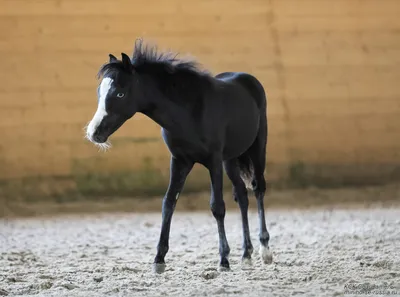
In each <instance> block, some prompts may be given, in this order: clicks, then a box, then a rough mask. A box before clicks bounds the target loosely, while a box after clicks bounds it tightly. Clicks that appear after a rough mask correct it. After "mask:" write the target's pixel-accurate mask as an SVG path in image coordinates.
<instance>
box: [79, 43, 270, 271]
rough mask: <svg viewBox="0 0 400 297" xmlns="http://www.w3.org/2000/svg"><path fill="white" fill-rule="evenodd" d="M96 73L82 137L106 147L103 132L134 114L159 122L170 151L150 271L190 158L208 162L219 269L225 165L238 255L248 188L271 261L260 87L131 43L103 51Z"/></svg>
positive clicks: (246, 235)
mask: <svg viewBox="0 0 400 297" xmlns="http://www.w3.org/2000/svg"><path fill="white" fill-rule="evenodd" d="M109 56H110V60H109V62H108V63H106V64H104V65H103V66H102V67H101V69H100V71H99V75H100V76H102V81H101V83H100V86H99V88H98V107H97V111H96V113H95V115H94V117H93V119H92V120H91V122H90V123H89V125H88V127H87V138H88V139H89V140H90V141H92V142H94V143H95V144H97V145H99V146H102V147H106V146H107V140H108V137H109V136H110V135H111V134H113V133H114V132H115V131H116V130H117V129H118V128H119V127H121V126H122V124H123V123H124V122H125V121H126V120H128V119H129V118H131V117H132V116H133V115H134V114H135V113H136V112H141V113H143V114H145V115H146V116H148V117H149V118H151V119H152V120H154V121H155V122H157V123H158V124H159V125H160V126H161V127H162V136H163V139H164V141H165V143H166V145H167V146H168V148H169V151H170V152H171V164H170V183H169V187H168V190H167V192H166V194H165V197H164V200H163V205H162V227H161V234H160V239H159V243H158V246H157V255H156V257H155V259H154V267H155V271H156V272H163V271H164V269H165V256H166V254H167V252H168V248H169V244H168V241H169V233H170V226H171V220H172V215H173V212H174V209H175V205H176V203H177V200H178V197H179V195H180V193H181V191H182V189H183V186H184V184H185V180H186V177H187V176H188V174H189V173H190V171H191V169H192V168H193V165H194V164H195V163H200V164H203V165H204V166H205V167H206V168H208V170H209V173H210V180H211V199H210V207H211V211H212V214H213V215H214V217H215V220H216V223H217V228H218V234H219V253H220V267H221V268H222V269H229V260H228V256H229V252H230V248H229V244H228V241H227V239H226V235H225V225H224V218H225V203H224V199H223V193H222V190H223V187H222V186H223V185H222V180H223V168H225V171H226V173H227V175H228V177H229V179H230V180H231V181H232V185H233V195H234V198H235V200H236V201H237V203H238V204H239V207H240V211H241V216H242V223H243V249H244V252H243V260H244V261H246V262H249V261H250V259H251V255H252V252H253V246H252V243H251V240H250V231H249V223H248V205H249V199H248V196H247V188H250V189H252V190H253V191H254V193H255V196H256V199H257V206H258V214H259V224H260V254H261V258H262V260H263V261H264V262H265V263H270V262H271V261H272V254H271V253H270V251H269V247H268V242H269V234H268V231H267V228H266V224H265V215H264V195H265V189H266V182H265V178H264V170H265V158H266V143H267V133H268V126H267V116H266V109H267V102H266V96H265V92H264V88H263V87H262V85H261V84H260V82H259V81H258V80H257V79H256V78H255V77H253V76H251V75H250V74H246V73H236V72H226V73H221V74H218V75H217V76H215V77H213V76H212V75H210V74H209V73H206V72H204V71H201V70H199V67H198V66H197V65H196V63H194V62H188V61H182V60H178V59H176V58H175V55H173V54H169V53H162V54H157V52H156V50H155V48H153V47H147V46H144V45H143V43H142V41H141V40H139V41H137V42H136V44H135V50H134V53H133V57H132V58H129V57H128V56H127V55H126V54H124V53H122V59H121V60H118V59H117V58H116V57H114V56H113V55H111V54H110V55H109Z"/></svg>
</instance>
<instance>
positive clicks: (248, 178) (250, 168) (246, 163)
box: [238, 78, 268, 190]
mask: <svg viewBox="0 0 400 297" xmlns="http://www.w3.org/2000/svg"><path fill="white" fill-rule="evenodd" d="M254 85H255V86H254V87H255V88H256V90H257V92H253V94H254V95H255V93H256V94H257V98H255V99H256V101H257V103H258V107H259V111H260V124H259V126H258V134H257V137H256V139H255V140H254V142H253V144H252V145H251V146H250V147H249V149H248V150H247V151H246V152H245V153H243V154H242V155H241V156H239V158H238V161H239V168H240V176H241V178H242V180H243V181H244V183H245V185H246V188H248V189H251V190H254V189H255V187H256V185H257V178H259V177H257V176H255V175H256V174H261V175H262V174H263V173H264V170H265V159H266V147H267V138H268V121H267V97H266V95H265V91H264V88H263V86H262V85H261V83H260V82H259V81H258V80H257V79H255V78H254Z"/></svg>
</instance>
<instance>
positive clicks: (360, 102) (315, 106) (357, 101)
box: [287, 96, 400, 129]
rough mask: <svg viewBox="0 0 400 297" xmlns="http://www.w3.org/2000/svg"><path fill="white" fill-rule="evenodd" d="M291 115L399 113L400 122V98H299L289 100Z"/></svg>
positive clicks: (326, 115) (382, 114)
mask: <svg viewBox="0 0 400 297" xmlns="http://www.w3.org/2000/svg"><path fill="white" fill-rule="evenodd" d="M287 106H288V112H289V114H290V115H295V116H297V115H299V116H307V117H308V116H321V117H329V116H341V117H343V116H349V117H353V116H357V115H364V116H365V115H381V116H382V117H385V116H386V115H390V114H398V115H399V124H400V100H399V98H398V97H397V96H394V97H381V98H379V100H378V99H377V98H376V97H373V98H367V97H361V98H356V97H349V98H335V97H331V98H329V97H327V96H326V97H323V98H319V99H311V100H310V99H307V98H301V99H300V100H299V99H298V98H296V99H288V100H287ZM399 129H400V127H399Z"/></svg>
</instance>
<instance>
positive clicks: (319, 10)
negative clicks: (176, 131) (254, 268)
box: [0, 0, 400, 179]
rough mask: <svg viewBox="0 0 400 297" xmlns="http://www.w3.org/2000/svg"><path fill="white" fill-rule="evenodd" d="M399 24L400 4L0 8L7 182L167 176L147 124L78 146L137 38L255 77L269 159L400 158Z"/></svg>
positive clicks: (28, 0) (259, 0) (89, 0)
mask: <svg viewBox="0 0 400 297" xmlns="http://www.w3.org/2000/svg"><path fill="white" fill-rule="evenodd" d="M399 16H400V1H399V0H335V1H332V0H301V1H299V0H218V1H216V0H202V1H193V0H190V1H188V0H170V1H162V0H157V1H145V2H143V1H136V0H115V1H110V0H40V1H39V0H38V1H32V0H0V51H1V55H0V65H1V69H0V82H1V83H0V128H1V134H0V135H1V142H0V152H1V154H0V168H1V171H0V178H3V179H4V178H12V177H14V178H20V177H27V176H38V175H43V176H68V175H71V174H75V172H77V171H80V172H87V171H93V172H97V171H98V172H102V171H113V170H115V171H118V170H122V171H123V170H127V169H135V168H137V167H140V166H142V165H143V162H144V161H143V160H147V161H148V158H146V157H149V156H151V158H152V160H153V162H158V161H160V163H158V164H159V165H157V166H161V167H165V168H167V167H166V166H167V165H168V153H167V150H166V148H165V147H164V145H163V143H162V142H161V139H160V137H159V132H160V130H159V127H158V126H157V125H156V124H154V123H152V122H151V121H149V120H147V119H146V118H144V117H143V116H136V117H135V118H134V119H132V120H130V121H129V122H128V123H127V124H126V125H125V126H123V127H122V128H121V129H120V130H119V131H118V132H117V133H116V134H115V135H114V136H113V137H112V142H113V144H114V147H113V148H112V150H111V151H109V152H107V153H106V154H104V153H99V152H98V150H97V149H96V148H95V147H94V146H93V145H91V144H89V143H88V142H87V141H85V140H84V139H83V135H84V134H83V127H84V126H85V124H86V123H87V122H88V121H89V120H90V119H91V117H92V115H93V114H94V112H95V110H96V104H97V101H96V100H97V99H96V86H97V81H96V78H95V75H96V73H97V70H98V68H99V66H100V65H101V64H102V63H103V62H105V61H107V58H108V56H107V55H108V53H113V54H115V55H119V53H120V52H121V51H124V52H127V53H129V54H130V53H131V50H132V46H133V43H134V39H135V38H136V37H140V36H143V37H145V39H146V40H149V41H154V42H156V43H157V44H158V45H159V47H160V48H161V49H172V50H176V51H179V52H181V53H182V54H184V55H185V54H189V55H191V56H194V57H196V58H197V59H198V60H199V61H200V62H202V64H203V65H204V66H205V67H207V68H209V69H210V70H211V71H212V72H214V73H218V72H222V71H228V70H230V71H236V70H237V71H248V72H251V73H253V74H254V75H256V76H257V77H259V78H260V79H261V81H262V82H263V84H264V86H265V88H266V90H267V94H268V99H269V108H268V116H269V120H270V138H269V144H268V159H269V162H271V163H273V164H278V165H279V164H281V165H283V166H284V167H285V166H289V167H290V164H294V163H296V162H301V163H303V164H306V165H307V164H311V165H316V166H322V167H323V166H325V165H326V166H339V167H340V166H345V168H349V166H350V167H351V166H352V165H357V164H367V165H368V164H371V165H381V164H400V87H399V82H400V19H399ZM126 156H131V160H130V162H126V160H125V158H126ZM147 161H146V162H147ZM366 168H367V169H366V170H368V168H375V169H374V170H377V169H376V168H380V167H376V166H375V167H374V166H372V167H369V166H367V167H366ZM370 170H372V169H370ZM363 173H365V172H356V173H355V174H360V175H362V174H363ZM375 173H376V174H377V175H379V172H378V171H377V172H375ZM271 174H273V173H271Z"/></svg>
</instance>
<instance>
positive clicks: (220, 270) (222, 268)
mask: <svg viewBox="0 0 400 297" xmlns="http://www.w3.org/2000/svg"><path fill="white" fill-rule="evenodd" d="M230 270H231V269H230V268H229V266H228V267H226V266H221V265H219V267H218V271H219V272H226V271H230Z"/></svg>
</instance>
